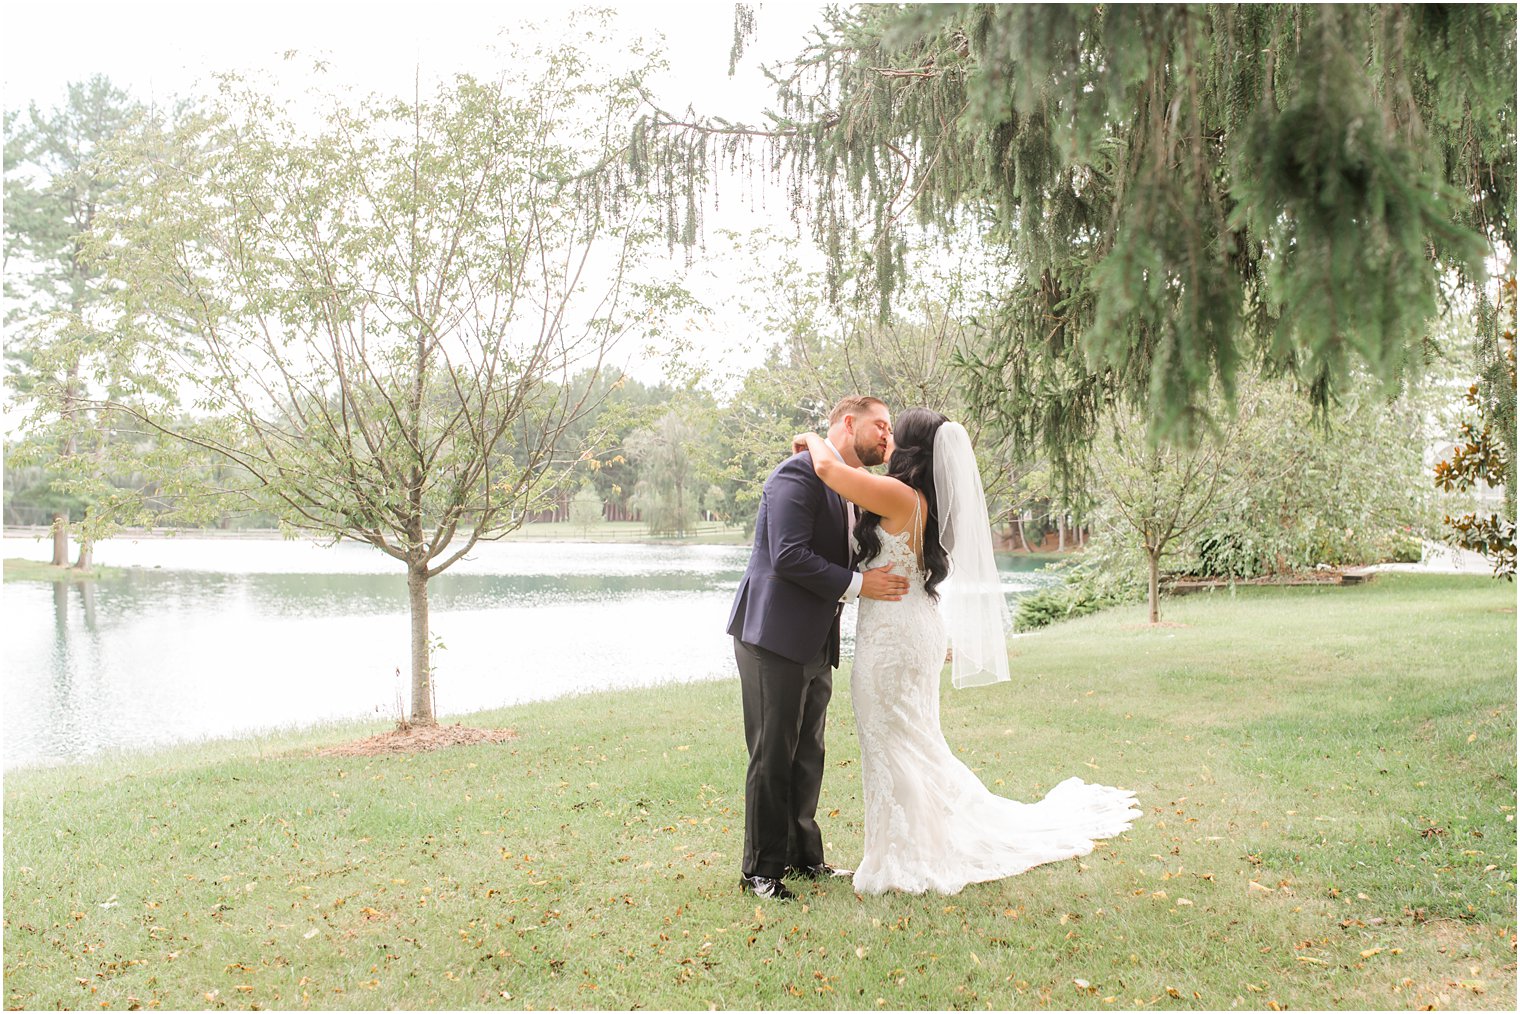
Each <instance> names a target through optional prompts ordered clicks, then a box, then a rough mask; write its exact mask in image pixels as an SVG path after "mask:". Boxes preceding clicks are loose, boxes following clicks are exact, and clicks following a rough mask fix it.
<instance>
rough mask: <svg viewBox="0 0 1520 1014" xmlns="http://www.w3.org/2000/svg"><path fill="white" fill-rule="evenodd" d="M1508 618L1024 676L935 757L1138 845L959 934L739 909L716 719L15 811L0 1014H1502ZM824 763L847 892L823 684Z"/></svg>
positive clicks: (729, 690) (1479, 590)
mask: <svg viewBox="0 0 1520 1014" xmlns="http://www.w3.org/2000/svg"><path fill="white" fill-rule="evenodd" d="M1514 607H1515V590H1514V587H1513V586H1512V585H1505V584H1496V583H1494V582H1492V581H1490V580H1488V579H1485V578H1471V577H1468V578H1455V577H1454V578H1443V577H1423V576H1422V577H1414V576H1403V575H1397V576H1395V575H1385V576H1382V577H1380V578H1378V580H1377V581H1376V582H1374V583H1373V584H1371V585H1369V586H1365V587H1357V588H1322V589H1315V588H1296V589H1262V590H1255V589H1253V590H1250V591H1241V592H1239V593H1237V594H1236V595H1234V596H1230V595H1228V594H1225V593H1221V594H1215V595H1212V596H1209V595H1201V596H1194V597H1189V598H1186V599H1182V600H1177V601H1172V602H1169V603H1167V605H1166V609H1165V618H1166V619H1167V620H1168V621H1169V622H1170V623H1174V624H1178V625H1177V626H1165V627H1161V628H1157V629H1150V628H1147V627H1146V626H1144V625H1143V607H1134V608H1132V609H1128V608H1127V609H1122V610H1113V611H1110V612H1106V613H1101V614H1098V615H1095V616H1090V617H1086V618H1083V619H1080V620H1076V621H1072V622H1069V623H1065V624H1060V625H1058V626H1056V627H1054V628H1051V629H1049V630H1047V631H1045V632H1042V633H1039V634H1037V635H1034V636H1031V637H1025V638H1020V639H1018V640H1016V641H1015V642H1014V651H1013V671H1014V674H1015V675H1014V680H1013V682H1012V683H1011V684H1004V685H1000V686H996V687H990V688H983V689H978V690H967V691H952V690H949V689H947V690H946V691H945V697H944V726H945V732H946V735H947V737H948V738H949V740H950V742H951V744H952V745H953V746H954V747H955V748H956V749H957V750H958V751H959V752H960V754H961V756H962V757H963V758H964V760H965V761H966V762H967V763H968V764H970V765H971V766H972V767H973V768H975V769H976V770H977V771H978V772H979V774H980V775H981V777H982V778H983V779H984V780H985V781H986V782H988V783H989V784H990V785H992V786H993V787H994V788H996V790H997V791H999V792H1003V793H1005V794H1007V795H1010V796H1014V797H1017V798H1023V799H1029V798H1032V797H1035V796H1038V795H1040V794H1041V793H1043V792H1044V791H1045V790H1047V789H1049V788H1050V787H1051V786H1053V785H1054V784H1055V783H1057V782H1058V781H1060V780H1062V779H1063V778H1065V777H1067V776H1068V775H1071V774H1077V775H1081V776H1082V777H1084V778H1087V779H1090V780H1096V781H1101V782H1105V783H1108V784H1112V785H1120V786H1124V787H1127V788H1132V789H1134V790H1136V791H1137V792H1138V793H1139V798H1140V802H1141V805H1142V806H1143V808H1144V810H1145V816H1144V817H1143V818H1141V819H1140V820H1139V821H1138V822H1137V823H1136V824H1135V826H1134V828H1133V830H1132V831H1131V832H1129V833H1128V834H1125V835H1123V836H1121V837H1119V838H1116V839H1112V840H1110V841H1108V842H1104V843H1100V845H1099V847H1098V850H1097V851H1095V852H1094V853H1093V854H1092V855H1090V856H1087V857H1086V858H1084V859H1082V860H1073V861H1068V862H1063V863H1057V864H1052V865H1048V866H1043V867H1039V868H1036V869H1034V870H1032V871H1030V872H1028V873H1026V874H1024V875H1022V876H1019V877H1015V878H1012V879H1009V880H1005V881H999V882H996V883H990V884H980V885H973V886H972V887H969V888H967V889H966V890H965V891H963V892H962V893H960V894H958V895H956V896H954V897H949V898H945V897H938V896H928V897H912V896H902V895H894V896H886V897H868V898H863V899H862V898H857V897H856V896H855V895H854V894H853V893H852V891H851V890H850V888H849V886H848V885H847V884H845V883H840V884H830V885H826V886H811V885H810V886H808V887H807V888H806V889H805V890H804V897H803V899H801V900H800V901H799V902H797V903H793V904H791V905H771V904H757V902H756V901H755V900H754V899H753V898H751V897H748V896H742V895H740V893H739V892H738V890H737V887H736V878H737V864H738V856H739V852H740V843H741V836H742V800H741V798H740V789H741V785H742V779H743V772H744V764H745V756H744V747H743V736H742V724H741V720H740V712H739V694H738V686H737V684H736V683H733V682H726V683H709V684H699V685H693V686H678V687H666V688H661V689H655V690H647V691H638V692H626V693H617V694H606V695H596V696H587V697H581V698H572V699H567V700H560V701H555V702H550V703H544V704H536V705H532V706H523V707H517V708H512V709H509V710H505V711H500V712H491V713H486V714H482V715H476V716H471V718H470V719H468V722H469V723H470V724H478V725H510V726H512V727H515V728H516V729H517V730H518V732H519V733H520V738H519V739H518V740H516V741H515V742H513V743H509V744H505V745H498V746H482V747H470V748H456V749H453V750H447V751H442V752H439V753H434V754H425V755H419V756H404V757H387V758H374V759H365V758H357V759H355V758H345V759H337V758H319V757H315V756H312V755H311V748H312V746H314V745H318V744H320V743H324V742H325V743H331V742H336V741H339V740H342V739H347V738H354V737H356V736H358V735H360V734H362V733H365V732H368V731H373V728H370V729H361V728H357V727H349V728H345V729H340V730H334V729H327V730H322V731H316V732H310V733H305V734H300V735H291V736H287V737H283V738H274V739H262V740H258V741H244V742H235V743H220V744H213V745H209V746H202V747H194V748H184V749H180V750H175V751H170V752H166V753H160V754H153V755H146V756H136V757H127V758H118V759H113V760H111V761H109V762H102V763H97V764H91V765H84V766H76V767H65V768H56V769H43V770H28V771H18V772H12V773H10V774H8V775H7V777H6V778H5V839H4V845H5V849H4V851H5V857H4V861H5V884H4V890H5V913H4V925H5V930H4V943H5V993H6V997H5V999H6V1003H7V1005H8V1006H24V1007H29V1008H51V1007H68V1008H86V1007H87V1008H91V1009H99V1008H102V1007H110V1008H112V1009H120V1008H130V1007H133V1006H134V1005H140V1006H142V1007H145V1008H147V1007H154V1006H160V1007H163V1008H183V1007H190V1008H204V1007H235V1008H253V1007H281V1008H299V1007H306V1006H310V1007H321V1008H386V1007H414V1008H417V1007H420V1008H455V1007H506V1008H546V1007H599V1008H633V1007H646V1008H706V1007H709V1006H710V1005H716V1006H718V1007H724V1008H746V1007H757V1008H872V1009H874V1008H881V1007H886V1008H930V1009H951V1008H966V1009H970V1008H987V1007H992V1008H1007V1007H1013V1008H1034V1007H1048V1008H1057V1009H1060V1008H1098V1009H1105V1008H1114V1009H1117V1008H1135V1007H1154V1008H1158V1009H1163V1010H1172V1009H1181V1010H1187V1009H1205V1008H1225V1009H1228V1008H1232V1007H1241V1008H1249V1009H1276V1008H1279V1007H1292V1008H1400V1009H1416V1008H1421V1007H1424V1006H1426V1005H1434V1006H1436V1007H1440V1008H1484V1009H1496V1010H1505V1009H1512V1007H1513V1002H1514V1000H1515V916H1516V913H1515V858H1516V851H1515V849H1516V832H1515V823H1514V819H1515V688H1516V682H1515V678H1516V672H1515V612H1514ZM519 676H520V678H521V679H525V680H526V679H532V678H533V674H532V673H521V674H519ZM9 703H10V704H11V706H13V707H14V706H16V705H17V702H14V701H12V702H9ZM829 743H830V748H831V749H830V754H829V759H828V774H827V777H826V779H825V782H824V789H823V801H822V806H821V810H820V817H821V822H822V824H823V827H824V833H825V839H826V840H827V841H828V842H829V846H828V851H829V857H830V858H831V859H832V860H834V861H836V862H839V863H843V864H849V863H852V862H854V861H855V860H857V859H858V858H859V856H860V849H861V841H862V826H861V801H860V779H859V752H858V748H857V746H856V740H855V732H854V727H853V723H852V720H851V711H850V706H849V696H848V678H847V673H844V672H841V673H840V675H839V677H838V678H837V680H836V686H835V702H834V708H833V710H832V714H831V724H830V731H829Z"/></svg>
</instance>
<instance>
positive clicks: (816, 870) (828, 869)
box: [786, 863, 855, 880]
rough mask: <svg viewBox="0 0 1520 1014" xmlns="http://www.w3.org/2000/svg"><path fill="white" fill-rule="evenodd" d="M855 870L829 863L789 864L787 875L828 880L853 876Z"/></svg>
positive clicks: (805, 878)
mask: <svg viewBox="0 0 1520 1014" xmlns="http://www.w3.org/2000/svg"><path fill="white" fill-rule="evenodd" d="M854 875H855V871H854V870H841V869H840V868H839V867H837V866H830V865H829V864H828V863H814V864H813V865H812V866H788V867H787V868H786V876H788V877H801V878H803V879H804V880H828V879H829V878H830V877H853V876H854Z"/></svg>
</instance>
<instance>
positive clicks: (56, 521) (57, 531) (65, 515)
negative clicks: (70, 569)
mask: <svg viewBox="0 0 1520 1014" xmlns="http://www.w3.org/2000/svg"><path fill="white" fill-rule="evenodd" d="M68 565H69V512H68V511H54V512H53V566H55V567H67V566H68Z"/></svg>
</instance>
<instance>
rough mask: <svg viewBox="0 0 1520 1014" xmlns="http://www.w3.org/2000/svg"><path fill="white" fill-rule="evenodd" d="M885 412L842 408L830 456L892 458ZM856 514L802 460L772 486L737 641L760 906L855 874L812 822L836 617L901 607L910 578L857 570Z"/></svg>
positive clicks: (880, 407)
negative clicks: (802, 881) (792, 881)
mask: <svg viewBox="0 0 1520 1014" xmlns="http://www.w3.org/2000/svg"><path fill="white" fill-rule="evenodd" d="M891 434H892V422H891V418H890V416H889V415H888V413H887V406H886V405H885V404H883V403H882V402H881V401H880V400H879V399H876V398H869V397H851V398H845V399H844V400H843V401H841V402H840V403H839V404H838V405H835V406H834V411H833V412H831V413H830V414H829V437H828V443H829V447H830V449H831V450H832V451H833V452H834V453H835V454H836V455H838V456H839V459H840V460H841V461H843V462H844V463H845V464H847V465H850V466H851V467H853V468H862V467H869V466H871V465H879V464H881V463H882V461H884V460H885V459H886V455H887V447H888V443H889V441H890V439H891ZM849 519H850V511H849V505H848V504H846V503H845V501H844V500H841V499H840V498H839V495H838V494H836V493H834V492H833V491H832V490H830V489H829V488H828V487H827V486H825V485H824V484H823V482H822V481H821V480H820V479H819V478H818V476H817V473H815V472H814V471H813V465H812V459H811V458H809V457H808V455H807V454H806V452H804V453H802V454H794V455H792V457H790V458H788V459H787V460H786V461H784V462H782V463H781V464H780V465H778V466H777V467H776V470H775V471H773V472H772V473H771V474H770V477H769V478H768V479H766V480H765V487H764V489H763V491H762V492H761V495H760V514H759V517H758V518H757V520H756V521H755V547H754V550H753V551H752V552H751V553H750V558H749V566H748V567H747V568H746V569H745V571H744V579H743V580H742V581H740V582H739V591H738V594H737V595H736V596H735V597H734V607H733V612H732V613H731V614H730V616H729V620H728V632H729V633H730V634H732V635H733V638H734V657H735V658H736V659H737V661H738V663H739V686H740V690H741V693H742V696H743V701H744V736H745V739H746V740H747V742H748V744H749V773H748V774H747V775H746V777H745V781H744V859H743V865H742V867H741V869H742V872H743V876H742V878H741V879H740V881H739V885H740V887H741V888H743V889H744V890H745V891H749V892H751V893H753V894H755V895H756V896H758V897H761V898H772V899H775V900H777V901H785V900H787V899H789V898H793V897H795V895H794V894H793V893H792V892H791V890H790V889H788V888H787V886H786V885H785V884H784V883H782V878H783V877H786V876H789V875H796V876H802V877H807V878H809V879H813V880H817V879H820V878H823V877H829V876H848V875H849V873H848V871H845V870H836V869H835V868H834V867H832V866H829V865H828V864H827V863H825V862H824V860H823V835H822V833H821V832H820V831H819V830H818V823H817V822H816V821H815V820H814V819H813V814H814V811H815V810H816V809H817V808H818V791H819V787H820V786H821V784H822V782H823V724H824V713H825V712H826V711H827V710H828V706H829V696H830V694H831V693H832V691H833V673H832V670H833V668H834V667H835V666H837V665H839V615H840V613H841V612H842V611H843V609H844V604H845V603H846V602H851V601H854V600H855V599H856V598H857V597H858V596H861V595H864V596H865V597H866V598H873V599H885V600H888V601H896V600H898V599H900V598H902V596H903V594H904V593H905V592H906V591H907V590H908V579H907V578H906V577H903V576H901V575H896V574H891V573H889V572H890V571H891V569H892V568H891V566H890V565H888V566H886V567H878V568H876V569H875V570H868V571H866V572H865V573H864V574H861V573H857V572H855V571H853V570H851V569H850V564H851V562H852V560H851V549H850V545H851V543H850V527H849Z"/></svg>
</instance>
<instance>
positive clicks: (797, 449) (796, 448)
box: [792, 433, 818, 454]
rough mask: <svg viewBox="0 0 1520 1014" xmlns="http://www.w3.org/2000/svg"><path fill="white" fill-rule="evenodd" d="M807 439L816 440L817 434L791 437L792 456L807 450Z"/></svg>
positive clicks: (801, 434)
mask: <svg viewBox="0 0 1520 1014" xmlns="http://www.w3.org/2000/svg"><path fill="white" fill-rule="evenodd" d="M808 437H813V438H814V439H817V437H818V434H816V433H799V434H797V435H796V436H795V437H792V453H793V454H801V453H802V452H803V451H805V450H807V449H808Z"/></svg>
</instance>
